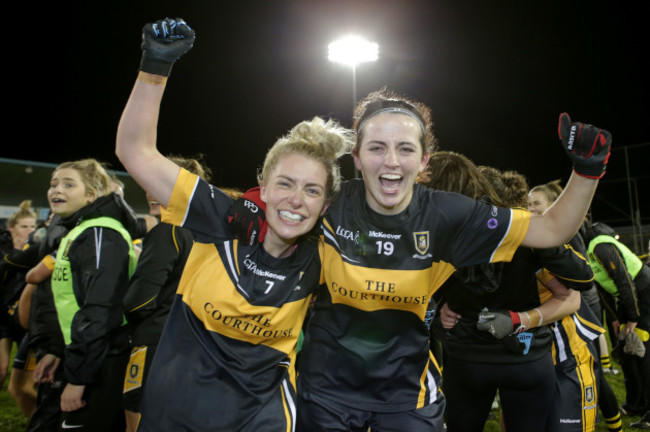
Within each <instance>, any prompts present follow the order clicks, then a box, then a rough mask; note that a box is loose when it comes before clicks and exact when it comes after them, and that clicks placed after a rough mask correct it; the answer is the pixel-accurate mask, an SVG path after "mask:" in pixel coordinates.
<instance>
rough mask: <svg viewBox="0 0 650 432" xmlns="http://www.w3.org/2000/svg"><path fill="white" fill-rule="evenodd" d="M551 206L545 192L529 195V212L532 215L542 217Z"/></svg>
mask: <svg viewBox="0 0 650 432" xmlns="http://www.w3.org/2000/svg"><path fill="white" fill-rule="evenodd" d="M551 204H552V203H551V202H550V201H549V200H548V197H547V196H546V194H545V193H544V192H541V191H535V192H531V193H529V194H528V211H530V212H531V213H535V214H538V215H541V214H543V213H544V212H545V211H546V209H548V208H549V207H550V206H551Z"/></svg>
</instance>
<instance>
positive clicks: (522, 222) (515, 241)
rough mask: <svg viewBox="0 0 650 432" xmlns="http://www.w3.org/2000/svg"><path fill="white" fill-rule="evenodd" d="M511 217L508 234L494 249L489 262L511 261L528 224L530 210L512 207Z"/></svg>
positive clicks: (524, 235) (526, 230)
mask: <svg viewBox="0 0 650 432" xmlns="http://www.w3.org/2000/svg"><path fill="white" fill-rule="evenodd" d="M511 211H512V219H511V221H510V226H509V227H508V234H506V237H505V238H504V239H503V241H502V242H501V244H500V245H499V247H498V248H497V249H496V250H495V251H494V254H493V256H492V259H491V260H490V262H500V261H508V262H509V261H512V257H513V255H514V254H515V252H516V250H517V248H518V247H519V246H520V245H521V242H522V241H524V237H526V232H528V225H530V212H529V211H526V210H518V209H512V210H511Z"/></svg>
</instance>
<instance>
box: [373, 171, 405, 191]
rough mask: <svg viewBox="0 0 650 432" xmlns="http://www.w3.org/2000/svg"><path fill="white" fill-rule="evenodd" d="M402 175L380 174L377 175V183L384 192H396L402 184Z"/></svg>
mask: <svg viewBox="0 0 650 432" xmlns="http://www.w3.org/2000/svg"><path fill="white" fill-rule="evenodd" d="M402 179H403V177H402V176H401V175H399V174H382V175H380V176H379V184H380V185H381V188H382V189H383V191H384V192H386V193H394V192H397V190H398V189H399V186H400V185H401V184H402Z"/></svg>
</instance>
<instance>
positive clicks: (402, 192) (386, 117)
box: [354, 113, 429, 215]
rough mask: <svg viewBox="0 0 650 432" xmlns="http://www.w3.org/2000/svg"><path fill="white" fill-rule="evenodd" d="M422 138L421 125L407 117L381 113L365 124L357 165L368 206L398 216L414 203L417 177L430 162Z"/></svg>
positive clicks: (356, 159)
mask: <svg viewBox="0 0 650 432" xmlns="http://www.w3.org/2000/svg"><path fill="white" fill-rule="evenodd" d="M421 136H422V129H421V128H420V125H419V124H418V123H417V122H416V121H415V120H414V119H413V118H412V117H410V116H408V115H405V114H395V113H382V114H377V115H376V116H374V117H372V118H370V119H369V120H368V121H367V122H366V123H365V124H364V126H363V141H362V142H361V143H360V144H359V147H358V151H357V152H356V153H355V154H354V164H355V166H356V167H357V169H358V170H359V171H361V173H362V174H363V180H364V183H365V188H366V200H367V201H368V205H369V206H370V208H371V209H373V210H374V211H376V212H377V213H380V214H385V215H393V214H398V213H400V212H402V211H403V210H404V209H406V207H408V205H409V203H410V202H411V197H412V196H413V185H414V184H415V180H416V178H417V175H418V173H419V172H420V171H421V170H423V169H424V168H425V167H426V165H427V162H428V160H429V153H428V152H426V153H424V152H423V149H422V145H421V144H420V138H421Z"/></svg>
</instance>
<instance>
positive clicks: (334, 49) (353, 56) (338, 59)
mask: <svg viewBox="0 0 650 432" xmlns="http://www.w3.org/2000/svg"><path fill="white" fill-rule="evenodd" d="M378 57H379V46H378V45H377V44H376V43H374V42H368V41H366V40H365V39H363V38H361V37H359V36H353V35H350V36H346V37H343V38H341V39H339V40H337V41H334V42H332V43H331V44H329V46H328V59H329V60H330V61H332V62H335V63H341V64H344V65H347V66H350V67H352V68H353V69H354V68H355V67H356V66H357V65H358V64H360V63H366V62H373V61H376V60H377V58H378Z"/></svg>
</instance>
